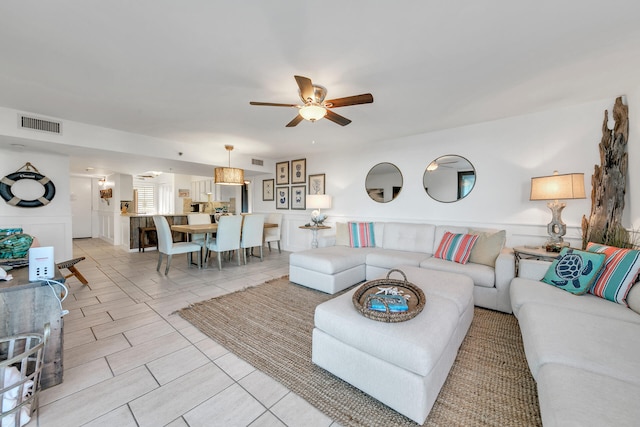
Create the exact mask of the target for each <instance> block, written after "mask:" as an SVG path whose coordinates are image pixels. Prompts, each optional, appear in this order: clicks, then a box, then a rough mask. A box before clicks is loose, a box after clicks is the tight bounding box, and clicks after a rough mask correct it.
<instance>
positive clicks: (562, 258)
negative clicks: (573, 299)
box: [542, 248, 605, 295]
mask: <svg viewBox="0 0 640 427" xmlns="http://www.w3.org/2000/svg"><path fill="white" fill-rule="evenodd" d="M594 255H595V256H594ZM604 260H605V256H604V254H597V253H594V252H586V251H580V250H578V249H572V248H562V250H561V251H560V254H559V255H558V257H557V258H556V259H555V260H554V261H553V262H552V263H551V266H549V269H548V270H547V274H545V275H544V277H543V278H542V281H543V282H545V283H548V284H550V285H553V286H556V287H558V288H560V289H564V290H565V291H567V292H571V293H572V294H576V295H582V294H585V293H587V291H588V290H589V289H590V288H591V285H593V282H594V281H595V279H596V277H598V273H600V270H601V269H602V266H603V265H604Z"/></svg>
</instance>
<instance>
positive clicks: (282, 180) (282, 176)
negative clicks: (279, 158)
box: [276, 161, 289, 185]
mask: <svg viewBox="0 0 640 427" xmlns="http://www.w3.org/2000/svg"><path fill="white" fill-rule="evenodd" d="M288 183H289V162H288V161H287V162H279V163H276V185H284V184H288Z"/></svg>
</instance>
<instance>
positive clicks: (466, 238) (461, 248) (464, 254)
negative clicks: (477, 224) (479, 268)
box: [434, 231, 478, 264]
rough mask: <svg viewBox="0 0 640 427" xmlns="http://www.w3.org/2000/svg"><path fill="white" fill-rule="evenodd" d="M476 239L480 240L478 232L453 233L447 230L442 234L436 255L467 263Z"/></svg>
mask: <svg viewBox="0 0 640 427" xmlns="http://www.w3.org/2000/svg"><path fill="white" fill-rule="evenodd" d="M476 240H478V235H477V234H453V233H450V232H448V231H447V232H445V233H444V236H442V240H441V241H440V245H439V246H438V250H437V251H436V253H435V255H434V257H435V258H440V259H446V260H447V261H454V262H457V263H459V264H466V263H467V261H469V256H470V255H471V249H473V245H474V244H475V243H476Z"/></svg>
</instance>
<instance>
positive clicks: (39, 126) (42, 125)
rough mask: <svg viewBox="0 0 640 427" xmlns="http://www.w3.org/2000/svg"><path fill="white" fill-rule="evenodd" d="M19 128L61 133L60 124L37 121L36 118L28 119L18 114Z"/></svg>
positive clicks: (42, 120)
mask: <svg viewBox="0 0 640 427" xmlns="http://www.w3.org/2000/svg"><path fill="white" fill-rule="evenodd" d="M18 119H19V126H20V127H21V128H22V129H32V130H37V131H41V132H49V133H56V134H61V133H62V123H61V122H53V121H51V120H44V119H39V118H37V117H30V116H25V115H22V114H20V115H19V116H18Z"/></svg>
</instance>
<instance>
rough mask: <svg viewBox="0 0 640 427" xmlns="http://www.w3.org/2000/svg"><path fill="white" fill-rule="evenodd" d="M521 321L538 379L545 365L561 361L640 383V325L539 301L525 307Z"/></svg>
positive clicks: (521, 309)
mask: <svg viewBox="0 0 640 427" xmlns="http://www.w3.org/2000/svg"><path fill="white" fill-rule="evenodd" d="M567 295H568V296H572V295H570V294H567ZM573 297H574V298H583V297H582V296H573ZM627 310H628V309H627ZM629 311H630V312H631V310H629ZM518 323H519V324H520V330H521V331H522V340H523V343H524V349H525V354H526V356H527V363H528V364H529V368H530V369H531V374H532V375H533V377H534V378H536V379H537V377H538V371H539V369H540V368H541V367H542V366H544V365H546V364H548V363H557V364H561V365H567V366H572V367H575V368H580V369H585V370H587V371H591V372H594V373H597V374H600V375H605V376H610V377H613V378H617V379H618V380H621V381H627V382H630V383H633V384H635V385H639V386H640V358H639V357H638V354H640V336H639V334H638V331H639V330H640V328H639V327H638V325H637V324H634V323H629V322H621V321H619V320H616V319H611V318H607V317H602V316H596V315H593V314H588V313H583V312H579V311H574V310H566V309H565V310H558V307H553V306H550V305H546V304H538V303H527V304H525V305H524V306H522V307H521V308H520V311H519V313H518Z"/></svg>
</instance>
